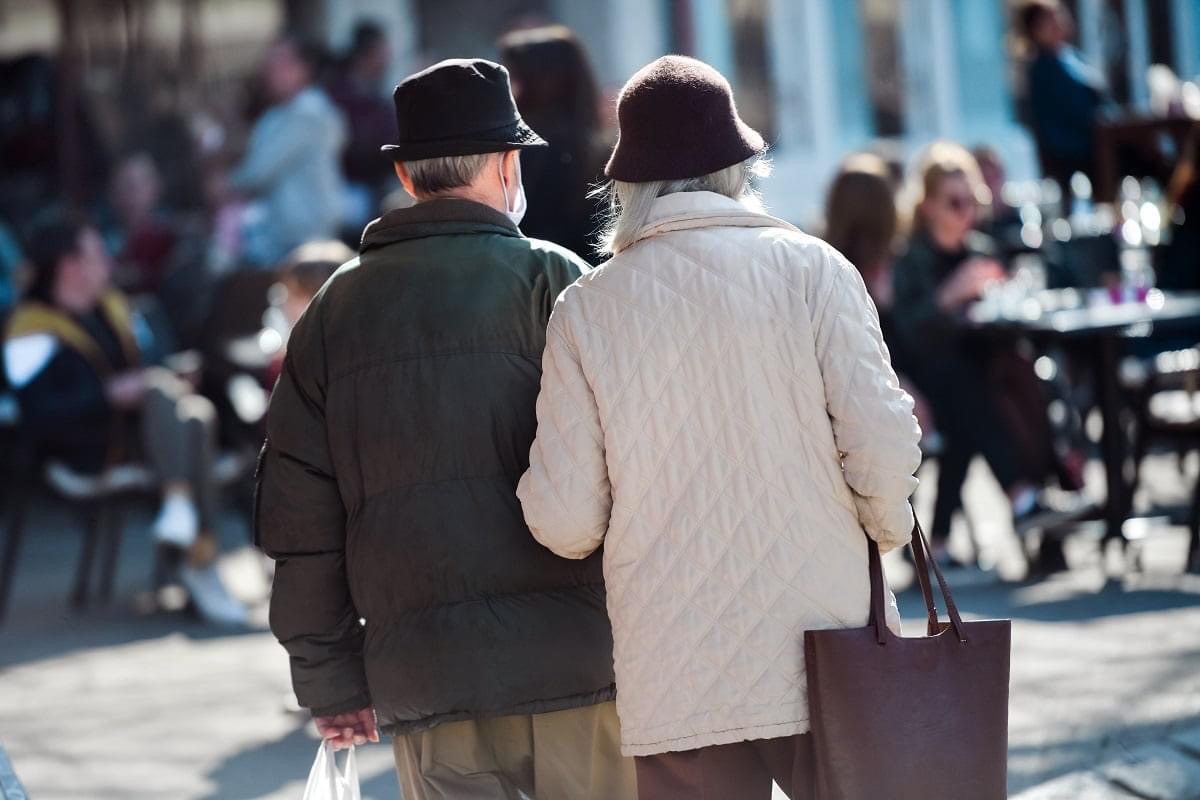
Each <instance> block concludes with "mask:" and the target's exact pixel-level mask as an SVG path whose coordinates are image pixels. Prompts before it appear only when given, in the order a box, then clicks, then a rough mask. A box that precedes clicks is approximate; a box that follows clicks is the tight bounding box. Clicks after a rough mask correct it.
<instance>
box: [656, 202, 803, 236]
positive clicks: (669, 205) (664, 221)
mask: <svg viewBox="0 0 1200 800" xmlns="http://www.w3.org/2000/svg"><path fill="white" fill-rule="evenodd" d="M717 227H720V228H727V227H741V228H784V229H785V230H791V231H797V232H799V230H800V229H799V228H797V227H796V226H794V225H792V224H790V223H787V222H784V221H783V220H781V219H778V218H776V217H772V216H770V215H769V214H764V213H761V212H758V211H752V210H750V209H749V208H747V207H746V206H745V205H744V204H742V203H741V202H740V201H738V200H734V199H733V198H731V197H726V196H725V195H723V194H717V193H715V192H675V193H673V194H668V195H663V196H662V197H659V198H658V199H656V200H655V201H654V205H653V206H652V207H651V210H650V218H649V220H648V221H647V223H646V224H645V225H644V226H643V227H642V229H641V231H639V232H638V236H637V241H641V240H643V239H649V238H651V237H653V236H658V235H660V234H663V233H670V232H671V231H681V230H688V229H691V228H717Z"/></svg>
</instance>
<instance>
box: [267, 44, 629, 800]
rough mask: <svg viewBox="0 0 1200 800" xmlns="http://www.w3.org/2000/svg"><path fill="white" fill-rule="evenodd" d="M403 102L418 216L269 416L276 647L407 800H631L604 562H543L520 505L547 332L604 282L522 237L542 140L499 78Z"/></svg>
mask: <svg viewBox="0 0 1200 800" xmlns="http://www.w3.org/2000/svg"><path fill="white" fill-rule="evenodd" d="M394 100H395V104H396V118H397V123H398V126H399V131H400V137H399V141H398V143H396V144H393V145H388V146H387V147H386V148H385V149H386V152H387V154H388V155H389V156H390V157H391V158H393V159H394V160H395V161H396V173H397V175H398V176H399V178H400V180H401V182H402V184H403V185H404V187H405V189H406V190H407V191H408V192H409V194H411V195H412V196H413V197H414V198H415V199H416V200H417V203H416V205H414V206H412V207H411V208H406V209H399V210H395V211H391V212H389V213H388V214H386V215H385V216H383V217H382V218H380V219H378V220H376V221H374V222H372V223H371V224H370V225H368V226H367V229H366V231H365V232H364V234H363V239H362V246H361V248H360V252H359V256H358V257H357V258H356V259H353V260H351V261H350V262H349V263H348V264H347V265H346V266H345V267H343V268H342V269H340V270H339V271H338V272H337V273H336V274H335V275H334V277H333V278H332V279H331V280H330V281H329V282H328V283H326V284H325V287H324V288H323V289H322V290H321V291H320V292H318V294H317V296H316V297H315V298H314V299H313V301H312V303H311V304H310V305H309V307H308V310H307V311H306V312H305V313H304V315H303V317H301V319H300V321H299V323H298V324H297V325H296V327H295V328H294V329H293V331H292V333H291V337H290V339H289V341H288V351H287V357H286V360H285V363H284V367H283V374H282V376H281V377H280V380H279V384H278V386H277V387H276V389H275V394H274V396H273V398H272V400H271V408H270V411H269V412H268V415H267V443H266V446H265V448H264V451H263V456H262V460H261V467H260V471H259V490H258V495H259V509H258V515H257V516H258V541H259V543H260V544H261V546H262V547H263V548H264V549H265V550H266V552H267V553H268V554H269V555H270V556H272V557H273V558H275V559H276V560H277V568H276V572H275V592H274V596H273V597H272V600H271V621H272V629H273V630H274V632H275V635H276V636H277V637H278V638H279V640H280V641H281V642H282V643H283V644H284V646H285V647H286V648H287V649H288V651H289V653H290V654H291V656H292V678H293V686H294V687H295V690H296V694H297V696H298V698H299V700H300V702H301V704H302V705H304V706H306V707H308V708H311V709H312V710H313V713H314V715H315V716H316V718H317V726H318V728H319V729H320V730H321V732H322V734H323V735H324V736H325V738H326V739H328V740H331V741H332V742H333V743H334V745H335V746H337V747H341V746H346V745H350V744H354V743H359V744H361V743H363V742H365V741H369V740H371V741H373V740H377V738H378V730H382V731H383V732H384V733H387V734H392V735H393V736H394V737H395V740H394V743H393V746H394V750H395V755H396V764H397V768H398V770H399V774H400V782H401V785H402V789H403V795H404V797H405V798H406V800H424V799H425V798H439V799H440V798H460V797H518V796H522V797H524V796H528V797H539V798H560V797H562V798H566V797H570V798H597V800H598V799H599V798H615V799H616V800H620V798H625V797H633V796H634V786H633V783H634V781H633V770H632V765H631V764H629V763H628V762H626V761H624V760H622V759H621V757H620V755H619V753H618V732H617V716H616V711H615V708H614V706H613V703H612V702H611V701H612V699H613V695H614V686H613V673H612V634H611V629H610V627H609V624H608V618H607V615H606V613H605V608H604V603H605V594H604V585H603V578H602V575H601V565H600V558H599V557H598V556H597V557H593V558H591V559H587V560H584V561H580V562H567V561H562V560H560V559H558V558H556V557H554V556H553V555H552V554H551V553H549V552H548V551H546V550H544V549H543V548H541V547H538V546H537V544H536V542H534V541H533V539H532V538H531V537H530V535H529V530H528V528H527V527H526V526H525V522H524V520H523V519H522V517H521V509H520V506H519V504H518V503H517V501H516V497H515V491H516V486H517V481H518V479H519V478H520V476H521V473H522V472H523V471H524V469H525V467H526V465H527V464H528V457H529V446H530V443H531V442H532V441H533V435H534V428H535V417H534V402H535V398H536V396H537V390H538V381H539V378H540V376H541V369H540V358H541V354H542V349H543V347H544V346H545V326H546V321H547V319H548V317H549V315H550V309H551V306H552V305H553V303H554V299H555V298H556V297H557V296H558V294H559V292H560V291H561V290H562V289H563V288H565V287H566V286H567V285H569V284H570V283H571V282H572V281H573V280H575V279H576V278H577V277H579V275H580V274H581V273H582V271H583V270H584V269H585V268H586V264H585V263H584V262H583V261H582V260H581V259H579V258H578V257H577V256H576V255H574V254H573V253H571V252H569V251H567V250H565V249H563V248H561V247H558V246H557V245H554V244H550V243H548V242H541V241H537V240H533V239H527V238H525V237H524V236H523V235H522V234H521V232H520V230H519V229H518V227H517V226H518V224H519V223H520V221H521V217H522V214H523V212H524V208H525V199H524V198H525V191H524V187H523V186H522V184H521V170H520V166H519V160H518V155H519V153H520V152H521V151H523V150H526V149H527V148H536V147H543V146H545V142H544V140H543V139H542V138H541V137H540V136H538V134H537V133H535V132H534V131H533V130H532V129H531V128H530V127H529V126H528V125H526V124H525V122H524V121H523V120H522V119H521V117H520V116H519V114H518V113H517V109H516V105H515V103H514V101H513V99H512V94H511V92H510V89H509V80H508V73H507V71H506V70H505V69H504V68H503V67H501V66H500V65H498V64H493V63H491V62H489V61H483V60H452V61H444V62H442V63H440V64H436V65H434V66H433V67H430V68H429V69H427V70H425V71H423V72H420V73H417V74H416V75H413V76H411V77H409V78H407V79H406V80H405V81H403V82H402V83H401V84H400V85H399V86H398V87H397V88H396V91H395V94H394ZM377 725H378V728H377V727H376V726H377Z"/></svg>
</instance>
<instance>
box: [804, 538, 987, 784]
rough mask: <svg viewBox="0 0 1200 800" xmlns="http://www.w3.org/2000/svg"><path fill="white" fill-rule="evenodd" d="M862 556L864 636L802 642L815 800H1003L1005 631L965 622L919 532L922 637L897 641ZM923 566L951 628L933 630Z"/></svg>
mask: <svg viewBox="0 0 1200 800" xmlns="http://www.w3.org/2000/svg"><path fill="white" fill-rule="evenodd" d="M868 548H869V549H868V553H869V555H868V564H869V569H870V573H871V615H870V618H869V620H868V622H867V627H865V628H847V629H840V630H819V631H806V632H805V634H804V656H805V659H806V660H807V672H808V703H809V718H810V722H811V727H812V734H813V746H814V750H815V755H816V786H817V793H816V797H817V800H910V798H911V800H1003V798H1004V797H1006V796H1007V795H1006V792H1007V789H1006V782H1007V773H1008V769H1007V767H1008V670H1009V655H1010V641H1011V622H1010V621H1009V620H982V621H971V622H963V620H962V617H960V616H959V613H958V608H957V607H955V605H954V598H953V597H952V596H951V595H950V587H948V586H947V585H946V579H945V578H944V577H943V576H942V571H941V570H940V569H939V568H938V566H937V564H936V563H935V562H933V559H932V558H929V557H928V554H929V543H928V542H927V541H926V540H925V534H924V532H923V531H922V530H921V527H920V525H917V527H916V528H915V529H914V531H913V537H912V550H913V557H914V558H913V560H914V562H915V564H916V568H917V580H918V582H919V583H920V586H921V594H922V595H923V596H924V598H925V607H926V609H927V611H928V615H929V623H928V630H927V633H928V635H927V636H924V637H919V638H906V637H899V636H896V635H894V634H893V633H892V632H891V631H890V630H889V629H888V627H887V624H886V621H885V617H884V599H883V597H884V591H883V567H882V565H881V563H880V560H879V548H878V546H877V545H876V544H875V542H874V541H870V542H869V544H868ZM930 565H932V566H933V571H934V574H935V575H936V576H937V580H938V584H939V586H940V587H941V590H942V596H943V597H944V598H945V599H946V609H947V611H948V612H949V617H950V620H949V622H941V621H939V620H938V612H937V607H936V606H935V605H934V600H933V590H932V587H931V586H930V583H929V572H928V568H929V566H930Z"/></svg>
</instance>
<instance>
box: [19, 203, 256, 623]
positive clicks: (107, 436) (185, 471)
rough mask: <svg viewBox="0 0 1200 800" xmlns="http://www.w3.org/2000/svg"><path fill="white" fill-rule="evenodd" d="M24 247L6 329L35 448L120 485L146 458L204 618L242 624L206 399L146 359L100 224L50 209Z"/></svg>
mask: <svg viewBox="0 0 1200 800" xmlns="http://www.w3.org/2000/svg"><path fill="white" fill-rule="evenodd" d="M27 252H28V255H29V259H30V261H31V262H32V266H33V281H32V283H31V285H30V287H29V291H28V293H27V295H26V296H25V297H24V298H23V299H22V300H21V302H20V303H19V304H18V305H17V307H16V308H15V309H14V311H13V314H12V316H11V318H10V319H9V321H8V324H7V326H6V330H5V336H4V366H5V370H6V372H7V377H8V381H9V384H10V385H11V386H12V387H13V389H14V390H15V392H16V396H17V402H18V406H19V408H20V423H21V426H22V428H23V430H24V431H25V432H26V433H27V434H28V435H29V436H30V437H32V439H33V440H34V442H35V444H36V445H37V447H38V451H39V453H40V454H41V455H42V456H44V457H46V458H49V459H50V460H51V461H52V462H60V463H63V464H65V465H66V467H67V468H68V470H69V472H63V471H61V470H60V474H62V475H63V479H64V480H68V481H75V480H87V479H89V478H97V477H98V478H100V479H101V480H105V481H114V482H118V483H119V480H120V479H119V478H118V477H117V475H118V474H119V473H120V468H121V465H123V464H125V463H127V462H128V461H129V460H130V459H131V458H132V457H136V456H144V457H145V458H147V459H148V460H149V462H150V464H151V465H152V466H153V467H154V468H155V470H156V471H157V473H158V477H159V479H160V482H161V487H162V505H161V508H160V510H159V513H158V516H157V517H156V518H155V520H154V523H153V525H152V531H153V534H154V538H155V541H156V542H157V543H158V544H159V545H160V546H163V547H166V548H169V549H170V550H172V551H176V552H178V553H180V554H185V555H186V559H187V560H186V563H185V564H184V566H183V568H182V570H181V572H180V577H181V578H182V580H183V583H184V586H185V587H186V588H187V589H188V590H189V592H190V594H191V597H192V599H193V601H194V602H195V604H196V606H197V608H198V610H199V611H200V612H201V613H202V614H203V615H204V616H205V617H206V618H208V619H209V620H212V621H215V622H221V623H229V624H241V623H244V622H245V619H246V616H245V609H244V608H243V607H242V606H241V605H240V604H239V603H237V601H235V600H234V599H233V598H231V597H230V596H229V594H228V593H227V592H226V591H225V588H224V586H223V585H222V584H221V581H220V577H219V576H218V574H217V572H216V569H215V565H214V561H215V558H216V550H217V548H216V540H215V536H214V534H215V526H216V523H217V500H218V497H217V489H216V486H215V484H214V481H213V474H214V473H213V462H214V459H215V455H216V453H215V447H216V414H215V412H214V411H213V408H212V405H211V404H210V403H209V402H208V401H207V400H206V399H205V398H203V397H200V396H199V395H197V394H195V392H194V390H193V389H192V387H191V385H190V384H189V383H188V382H187V381H185V380H184V379H183V378H181V377H179V376H177V375H175V374H174V373H172V372H170V371H169V370H167V369H165V368H162V367H155V366H152V365H150V364H149V363H148V357H147V356H148V353H149V352H150V349H151V347H150V343H148V342H147V341H146V339H145V328H144V326H141V325H139V324H138V319H137V316H136V315H135V314H134V312H133V311H132V310H131V308H130V306H129V303H128V301H127V300H126V299H125V296H124V295H123V294H121V293H120V292H119V291H118V290H116V289H114V288H113V287H112V285H111V277H112V262H111V260H110V258H109V256H108V254H107V252H106V251H105V248H104V243H103V240H102V239H101V238H100V235H99V233H98V232H97V231H96V230H95V228H93V227H92V226H90V225H88V224H85V223H82V222H79V221H77V220H75V219H73V218H72V217H70V216H68V215H66V214H65V213H62V212H57V211H51V212H47V213H46V214H45V215H43V216H42V217H41V218H39V220H38V221H37V223H36V224H35V226H34V228H33V230H32V231H31V233H30V237H29V241H28V246H27ZM139 434H140V435H139ZM76 476H82V477H81V478H77V477H76Z"/></svg>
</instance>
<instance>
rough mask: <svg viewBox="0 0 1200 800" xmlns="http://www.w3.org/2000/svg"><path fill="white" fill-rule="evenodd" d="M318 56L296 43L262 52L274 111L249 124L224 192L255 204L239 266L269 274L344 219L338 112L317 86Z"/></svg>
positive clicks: (281, 42)
mask: <svg viewBox="0 0 1200 800" xmlns="http://www.w3.org/2000/svg"><path fill="white" fill-rule="evenodd" d="M318 63H319V54H318V51H317V50H316V49H315V48H314V47H313V46H311V45H309V44H307V43H304V42H302V41H300V40H299V39H297V38H296V37H294V36H283V37H280V38H279V39H276V40H275V42H273V43H272V44H271V46H270V48H269V49H268V50H267V55H266V58H265V60H264V62H263V69H262V80H263V83H264V88H265V90H266V93H267V96H268V98H269V99H270V101H271V103H272V105H271V107H270V108H268V109H267V111H266V112H265V113H264V114H263V115H262V116H261V117H259V119H258V121H257V122H255V123H254V129H253V131H251V134H250V142H249V144H248V146H247V150H246V154H245V156H244V157H243V159H242V162H241V163H240V164H239V165H238V166H237V168H236V169H235V170H234V171H233V172H232V174H230V176H229V186H230V188H231V189H233V190H234V191H236V192H239V193H241V194H242V195H244V196H245V197H246V198H248V199H250V200H252V201H254V202H252V203H251V204H250V206H249V207H248V208H247V210H246V214H245V217H244V219H243V226H242V231H241V233H242V236H243V241H242V242H241V248H242V249H241V257H242V260H243V261H244V262H245V263H247V264H248V265H250V266H253V267H256V268H258V269H271V268H273V267H274V266H275V265H276V264H278V263H279V262H280V261H281V260H283V258H284V257H285V256H286V255H287V254H288V253H289V252H290V251H291V250H292V249H293V248H295V247H297V246H299V245H301V244H303V243H304V242H306V241H309V240H311V239H313V238H314V237H318V238H328V237H332V236H335V235H336V234H337V233H338V232H339V231H340V229H341V226H342V220H343V206H344V202H343V199H344V198H343V193H344V189H343V186H342V172H341V163H340V162H341V152H342V145H343V143H344V142H345V139H346V125H345V122H344V120H343V119H342V113H341V112H340V111H339V110H338V108H337V106H335V105H334V104H333V103H332V102H330V100H329V98H328V96H326V94H325V92H324V91H322V90H321V88H320V87H318V86H317V85H316V84H315V78H316V70H317V66H318Z"/></svg>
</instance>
